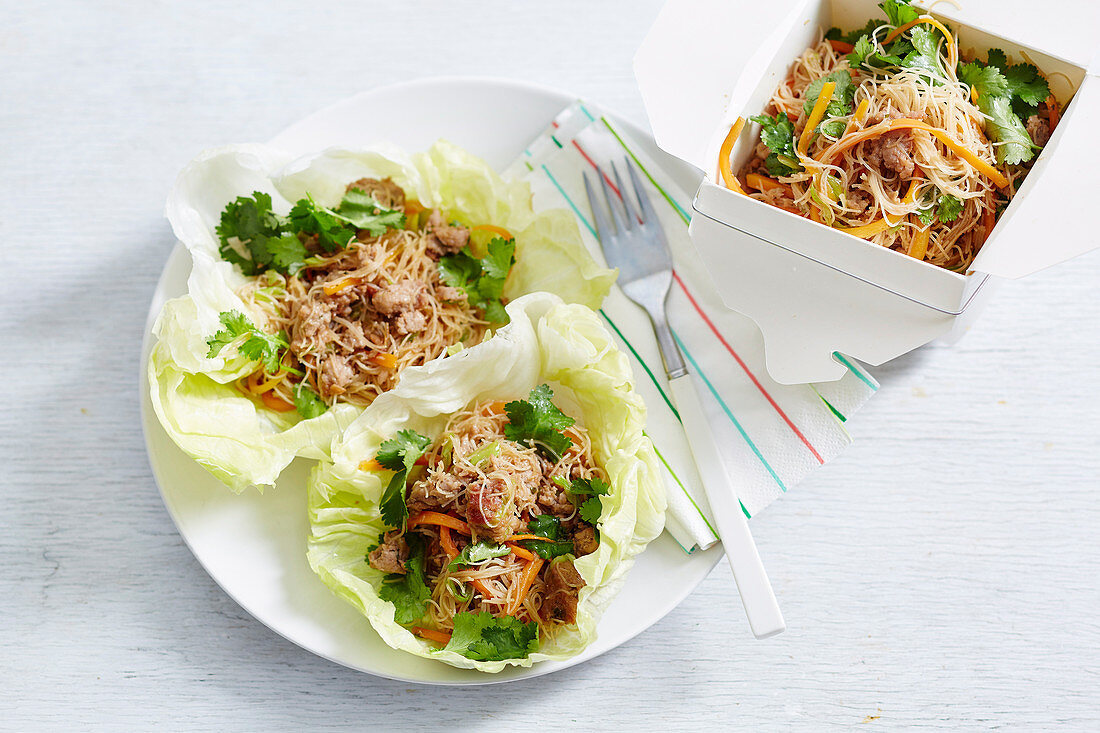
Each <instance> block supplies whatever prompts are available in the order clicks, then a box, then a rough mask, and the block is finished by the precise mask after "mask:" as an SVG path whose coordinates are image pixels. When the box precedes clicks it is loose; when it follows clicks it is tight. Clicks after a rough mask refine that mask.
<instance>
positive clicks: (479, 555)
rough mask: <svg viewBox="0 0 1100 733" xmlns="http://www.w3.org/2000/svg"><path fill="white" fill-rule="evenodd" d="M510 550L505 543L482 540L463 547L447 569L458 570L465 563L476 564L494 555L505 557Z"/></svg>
mask: <svg viewBox="0 0 1100 733" xmlns="http://www.w3.org/2000/svg"><path fill="white" fill-rule="evenodd" d="M509 552H511V550H509V549H508V548H507V547H505V546H504V545H498V544H496V543H495V542H486V541H485V540H481V541H479V542H475V543H473V544H470V545H466V546H465V547H463V548H462V552H460V553H458V557H456V558H455V559H454V560H451V562H449V563H448V564H447V569H448V570H457V569H458V568H460V567H462V566H463V565H476V564H478V563H481V562H485V561H486V560H492V559H493V558H494V557H504V556H505V555H507V554H508V553H509Z"/></svg>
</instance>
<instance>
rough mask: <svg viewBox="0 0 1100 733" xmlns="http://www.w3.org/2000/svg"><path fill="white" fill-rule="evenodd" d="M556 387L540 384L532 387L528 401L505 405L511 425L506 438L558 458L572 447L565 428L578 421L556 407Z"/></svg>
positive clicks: (505, 428)
mask: <svg viewBox="0 0 1100 733" xmlns="http://www.w3.org/2000/svg"><path fill="white" fill-rule="evenodd" d="M553 396H554V390H552V389H550V387H549V385H546V384H540V385H539V386H537V387H535V388H534V389H532V390H531V393H530V394H529V395H528V396H527V399H526V400H515V401H513V402H509V403H507V404H505V405H504V412H505V413H506V414H507V415H508V424H507V425H505V426H504V437H506V438H508V440H511V441H514V442H516V443H521V444H522V445H525V446H527V447H528V448H537V449H539V450H540V451H542V453H543V454H544V455H546V456H547V457H549V458H553V459H554V460H555V461H556V460H558V459H559V458H561V456H562V454H563V453H565V451H567V450H569V446H570V445H571V441H570V440H569V438H567V437H566V436H565V435H563V434H562V431H563V430H565V429H566V428H568V427H570V426H571V425H573V423H575V422H576V420H574V419H573V418H571V417H569V416H568V415H566V414H565V413H564V412H562V411H561V410H559V409H558V408H557V405H555V404H554V403H553V401H552V398H553Z"/></svg>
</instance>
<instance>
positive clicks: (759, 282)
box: [634, 0, 1100, 384]
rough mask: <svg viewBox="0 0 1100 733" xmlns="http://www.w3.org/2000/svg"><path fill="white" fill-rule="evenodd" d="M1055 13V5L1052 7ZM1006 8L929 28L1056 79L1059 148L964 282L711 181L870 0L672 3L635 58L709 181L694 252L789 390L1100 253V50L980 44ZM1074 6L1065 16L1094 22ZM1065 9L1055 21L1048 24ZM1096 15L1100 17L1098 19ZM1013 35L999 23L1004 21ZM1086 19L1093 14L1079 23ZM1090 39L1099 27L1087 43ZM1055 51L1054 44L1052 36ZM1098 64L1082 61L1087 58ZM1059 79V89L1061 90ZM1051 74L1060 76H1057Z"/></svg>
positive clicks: (945, 327)
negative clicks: (792, 79) (828, 38)
mask: <svg viewBox="0 0 1100 733" xmlns="http://www.w3.org/2000/svg"><path fill="white" fill-rule="evenodd" d="M1053 5H1054V6H1058V4H1057V3H1054V4H1053ZM998 7H1003V6H1000V5H999V4H998V3H991V2H990V0H964V4H963V7H962V9H961V10H956V9H955V8H953V7H952V6H950V5H947V4H945V3H940V4H938V5H937V6H936V8H935V10H934V14H935V15H936V16H937V17H938V18H940V19H941V20H946V21H947V22H948V23H949V24H950V26H951V27H952V29H953V30H955V31H956V32H957V33H958V34H959V46H960V48H961V49H962V51H963V55H964V56H966V55H967V51H968V50H971V49H972V50H973V51H975V52H976V53H977V54H978V56H979V57H981V58H983V59H984V58H985V52H986V50H987V49H989V48H1001V49H1003V50H1004V51H1005V52H1007V53H1008V54H1009V56H1010V58H1014V59H1015V60H1016V61H1020V60H1022V56H1021V51H1023V52H1024V53H1026V54H1027V57H1028V58H1030V59H1031V60H1032V61H1033V62H1034V63H1035V64H1036V65H1038V67H1039V68H1040V70H1042V71H1043V72H1044V73H1045V74H1046V75H1047V76H1048V77H1051V87H1052V90H1053V91H1054V93H1055V95H1056V97H1057V98H1058V100H1059V102H1060V103H1061V104H1065V103H1066V101H1067V100H1070V99H1072V101H1071V102H1070V103H1069V106H1068V107H1067V108H1066V109H1065V110H1064V113H1063V116H1062V119H1061V121H1060V122H1059V124H1058V125H1057V128H1056V130H1055V132H1054V135H1053V136H1052V137H1051V139H1050V141H1049V143H1048V144H1047V146H1046V147H1045V148H1044V149H1043V151H1042V153H1041V154H1040V155H1039V156H1038V159H1037V160H1036V163H1035V165H1034V168H1033V169H1032V171H1031V172H1030V174H1029V175H1028V177H1027V180H1026V181H1025V182H1024V184H1023V185H1022V186H1021V188H1020V190H1019V191H1018V192H1017V195H1016V196H1015V197H1014V198H1013V200H1012V202H1011V204H1010V205H1009V207H1008V208H1007V210H1006V211H1005V212H1004V214H1003V215H1002V217H1001V218H1000V220H999V221H998V223H997V226H996V227H995V229H994V230H993V232H992V234H991V235H990V237H989V239H987V240H986V242H985V245H984V246H983V247H982V250H981V252H980V253H979V255H978V257H977V259H976V260H975V261H974V263H973V265H972V268H971V271H970V272H968V273H966V274H957V273H955V272H951V271H949V270H946V269H943V268H939V267H936V266H934V265H930V264H928V263H925V262H920V261H918V260H915V259H913V258H911V257H908V256H906V255H904V254H901V253H898V252H894V251H891V250H888V249H886V248H884V247H880V246H878V245H875V244H872V243H870V242H866V241H863V240H860V239H857V238H855V237H853V236H851V235H848V234H844V233H841V232H839V231H836V230H834V229H831V228H829V227H827V226H824V225H822V224H818V223H816V222H813V221H811V220H809V219H805V218H802V217H799V216H796V215H794V214H790V213H788V212H786V211H783V210H781V209H778V208H775V207H772V206H768V205H766V204H763V203H761V202H759V201H756V200H754V199H751V198H748V197H746V196H743V195H740V194H737V193H734V192H733V191H730V190H728V189H726V188H725V187H723V186H722V185H721V184H718V183H716V182H715V181H716V179H717V160H718V149H719V147H720V145H721V142H722V140H723V138H724V137H725V136H726V134H727V132H728V130H729V128H730V125H731V124H732V122H733V121H734V120H735V119H736V118H738V117H744V118H745V119H746V120H748V118H749V117H750V116H752V115H756V114H760V113H761V112H762V111H763V109H764V107H765V105H766V104H767V101H768V99H769V98H770V96H771V94H772V92H773V90H774V89H775V87H776V86H777V85H778V84H779V83H780V82H781V81H782V80H783V79H784V78H786V75H787V73H788V71H789V69H790V67H791V64H792V63H793V62H794V59H795V58H797V57H798V56H799V55H800V54H801V53H802V51H803V50H805V49H806V48H807V47H809V46H811V45H813V44H814V43H815V42H816V40H817V36H818V34H819V33H821V32H822V31H823V30H824V29H828V28H830V27H832V26H839V27H840V28H841V29H843V30H845V31H847V30H850V29H854V28H861V27H863V25H864V24H865V23H866V22H867V20H868V19H869V18H872V17H884V16H883V14H882V11H881V10H880V9H879V8H878V7H877V6H876V4H875V2H873V0H796V1H795V2H784V1H783V0H773V2H771V3H757V2H750V1H749V0H670V2H669V3H668V4H667V5H666V6H665V7H664V8H663V9H662V11H661V13H660V15H659V17H658V19H657V21H656V23H655V24H654V26H653V28H652V29H651V30H650V32H649V34H648V36H647V37H646V39H645V41H644V42H643V43H642V46H641V47H640V48H639V50H638V52H637V55H636V56H635V59H634V71H635V75H636V77H637V80H638V84H639V86H640V88H641V92H642V97H643V99H644V101H645V105H646V109H647V112H648V114H649V118H650V123H651V125H652V128H653V133H654V137H655V138H656V141H657V144H658V145H659V146H660V147H661V148H662V149H664V150H665V151H667V152H669V153H671V154H672V155H674V156H676V157H678V158H680V159H682V160H684V161H686V162H688V163H691V164H692V165H694V166H696V167H697V168H699V169H701V170H702V171H704V174H705V177H704V179H703V183H702V184H701V186H700V187H699V190H698V192H697V193H696V195H695V197H694V200H693V202H692V206H693V209H694V211H693V212H692V220H691V227H690V233H691V239H692V242H693V243H694V245H695V247H696V248H697V250H698V252H699V255H700V256H701V258H702V259H703V261H704V262H705V263H706V265H707V268H708V270H709V271H710V273H711V275H712V277H713V279H714V283H715V286H716V287H717V289H718V292H719V294H720V295H721V298H722V300H723V302H724V303H725V305H726V306H728V307H729V308H731V309H733V310H735V311H738V312H740V313H743V314H745V315H747V316H748V317H750V318H752V319H753V321H755V322H756V324H757V325H758V326H759V327H760V330H761V331H762V332H763V337H764V345H765V351H766V354H767V366H768V370H769V372H770V373H771V375H772V377H774V378H775V379H776V380H777V381H779V382H782V383H784V384H798V383H805V382H824V381H831V380H835V379H839V378H840V377H841V376H843V375H844V373H845V371H846V368H845V367H844V366H843V365H841V364H840V363H839V362H838V361H837V360H836V359H835V358H834V356H833V353H834V352H839V353H841V354H844V355H846V356H849V357H855V358H856V359H859V360H860V361H863V362H866V363H868V364H872V365H878V364H882V363H883V362H885V361H888V360H889V359H892V358H894V357H897V356H899V355H901V354H904V353H906V352H908V351H911V350H912V349H915V348H917V347H919V346H921V345H922V344H926V343H928V342H929V341H932V340H934V339H937V338H941V337H943V338H946V339H954V338H957V337H958V335H959V334H961V332H962V331H963V330H964V329H965V328H966V326H967V325H968V324H969V323H970V322H972V321H973V319H974V317H975V316H976V315H977V313H978V312H979V311H980V310H981V309H982V307H983V306H984V305H985V304H986V303H987V302H988V300H989V296H990V294H991V293H992V291H993V290H994V285H995V283H996V281H997V279H998V278H1018V277H1022V276H1024V275H1029V274H1031V273H1034V272H1036V271H1038V270H1041V269H1043V268H1045V267H1049V266H1050V265H1054V264H1056V263H1059V262H1062V261H1064V260H1067V259H1069V258H1071V257H1074V256H1076V255H1079V254H1081V253H1083V252H1086V251H1088V250H1091V249H1093V248H1095V247H1097V246H1098V245H1100V234H1098V231H1100V228H1098V227H1096V225H1095V224H1087V225H1086V223H1085V218H1084V217H1083V216H1082V215H1083V214H1085V213H1086V212H1095V211H1096V210H1097V208H1098V206H1100V204H1098V203H1097V196H1096V194H1097V193H1098V192H1100V186H1098V185H1097V182H1096V181H1097V171H1098V170H1100V145H1098V143H1097V135H1096V128H1097V125H1100V78H1098V67H1100V64H1098V63H1097V62H1098V57H1100V54H1097V53H1096V51H1097V45H1096V44H1091V43H1086V44H1081V43H1077V44H1076V46H1074V44H1073V43H1067V44H1065V48H1061V49H1059V48H1057V47H1048V48H1046V49H1041V48H1036V47H1034V46H1033V45H1029V44H1028V43H1026V42H1025V40H1013V39H1027V38H1028V31H1029V28H1032V27H1037V28H1045V27H1047V26H1049V25H1050V24H1049V23H1047V26H1044V25H1043V23H1044V20H1043V19H1042V18H1040V19H1037V18H1036V17H1035V15H1034V14H1030V13H1029V14H1027V16H1026V17H1023V16H1021V17H1018V18H1016V19H1015V20H1012V19H1010V22H1009V24H1010V25H1012V26H1013V27H1014V28H1017V30H1014V31H1012V32H1011V33H1004V32H1003V30H1002V33H1004V34H1003V35H993V34H991V33H989V32H987V31H984V30H982V29H981V28H982V23H981V15H982V13H987V14H988V13H990V12H993V11H994V10H995V9H996V8H998ZM1091 7H1092V3H1081V2H1077V1H1076V0H1074V1H1073V2H1067V3H1066V6H1065V7H1064V8H1061V9H1060V10H1057V14H1058V15H1059V16H1061V18H1062V19H1061V20H1060V21H1057V20H1055V19H1053V18H1048V19H1047V20H1051V21H1053V22H1062V23H1065V22H1068V21H1069V20H1070V19H1072V18H1073V17H1074V14H1073V13H1072V12H1069V13H1067V12H1065V11H1067V10H1069V9H1071V8H1081V9H1082V10H1084V9H1086V8H1091ZM1055 9H1056V8H1052V10H1051V14H1053V13H1054V11H1055ZM1088 15H1090V16H1091V15H1096V13H1095V11H1093V10H1091V9H1090V10H1088ZM996 17H997V18H998V19H1000V21H1001V22H1002V26H1003V25H1004V22H1003V21H1004V16H1003V14H998V15H997V16H996ZM1079 17H1083V16H1079ZM1090 33H1095V27H1093V28H1092V29H1091V30H1090ZM1044 36H1045V37H1046V38H1047V39H1048V41H1047V42H1045V45H1047V46H1052V45H1056V44H1051V43H1049V38H1057V37H1058V34H1057V33H1056V32H1054V33H1051V32H1044ZM1086 56H1087V57H1088V58H1085V57H1086ZM1056 72H1060V74H1064V75H1065V76H1064V77H1063V76H1061V75H1059V74H1058V73H1056ZM1052 75H1053V76H1052ZM758 135H759V126H758V125H756V124H747V125H746V126H745V130H744V131H742V133H741V136H740V137H739V138H738V141H737V143H736V145H735V147H734V149H733V169H734V170H735V171H736V170H738V169H740V168H741V167H742V166H743V165H744V164H745V163H746V162H747V161H748V160H749V158H751V157H752V154H753V147H754V145H755V143H756V141H757V139H758Z"/></svg>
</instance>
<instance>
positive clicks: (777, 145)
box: [749, 112, 802, 176]
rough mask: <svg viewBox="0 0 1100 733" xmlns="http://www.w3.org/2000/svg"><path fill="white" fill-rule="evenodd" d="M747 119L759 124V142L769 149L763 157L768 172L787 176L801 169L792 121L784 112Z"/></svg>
mask: <svg viewBox="0 0 1100 733" xmlns="http://www.w3.org/2000/svg"><path fill="white" fill-rule="evenodd" d="M749 119H750V120H751V121H753V122H755V123H757V124H759V125H760V128H761V129H760V142H762V143H764V145H766V146H767V147H768V150H770V151H771V153H769V154H768V157H767V158H765V159H764V167H765V168H767V170H768V173H769V174H771V175H773V176H789V175H791V174H792V173H797V172H798V171H800V170H802V164H801V163H799V162H798V153H797V151H796V150H795V141H794V122H793V121H792V120H791V118H790V117H788V116H787V113H786V112H780V113H779V114H777V115H776V116H775V117H769V116H768V115H756V116H754V117H750V118H749Z"/></svg>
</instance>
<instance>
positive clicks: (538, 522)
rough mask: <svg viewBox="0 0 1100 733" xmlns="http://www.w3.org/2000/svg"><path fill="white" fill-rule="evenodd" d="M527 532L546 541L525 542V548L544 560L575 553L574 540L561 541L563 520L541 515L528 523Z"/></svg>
mask: <svg viewBox="0 0 1100 733" xmlns="http://www.w3.org/2000/svg"><path fill="white" fill-rule="evenodd" d="M527 531H528V532H530V533H531V534H537V535H538V536H539V537H545V538H546V540H523V546H524V547H526V548H527V549H528V550H530V551H531V552H533V553H535V554H536V555H538V556H539V557H541V558H542V559H544V560H551V559H553V558H555V557H559V556H561V555H568V554H569V553H571V552H573V542H572V540H565V539H561V536H562V529H561V520H560V519H558V518H557V517H555V516H553V515H550V514H540V515H539V516H537V517H535V518H534V519H532V520H531V521H530V522H528V523H527Z"/></svg>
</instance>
